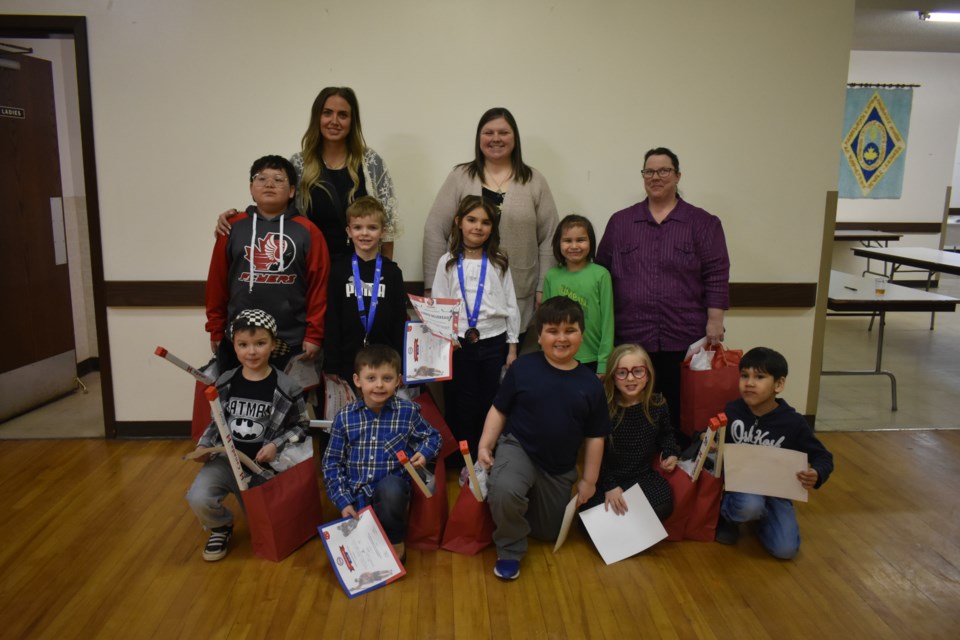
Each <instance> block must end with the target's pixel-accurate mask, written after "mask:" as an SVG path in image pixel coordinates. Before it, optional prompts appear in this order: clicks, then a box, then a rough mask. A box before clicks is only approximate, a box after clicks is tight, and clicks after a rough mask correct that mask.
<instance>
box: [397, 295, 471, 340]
mask: <svg viewBox="0 0 960 640" xmlns="http://www.w3.org/2000/svg"><path fill="white" fill-rule="evenodd" d="M408 295H409V297H410V302H412V303H413V310H414V311H416V312H417V317H418V318H420V320H421V322H423V323H424V324H425V325H427V328H428V329H429V330H430V331H432V332H433V333H435V334H436V335H437V336H438V337H441V338H446V339H447V340H450V341H451V342H455V341H456V340H457V330H458V329H459V324H460V301H459V300H457V299H456V298H424V297H422V296H415V295H412V294H408Z"/></svg>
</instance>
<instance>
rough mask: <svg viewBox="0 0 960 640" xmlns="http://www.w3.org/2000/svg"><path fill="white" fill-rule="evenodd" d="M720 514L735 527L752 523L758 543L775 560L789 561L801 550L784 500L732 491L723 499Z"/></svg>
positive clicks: (790, 509)
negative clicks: (733, 523)
mask: <svg viewBox="0 0 960 640" xmlns="http://www.w3.org/2000/svg"><path fill="white" fill-rule="evenodd" d="M720 515H721V516H723V517H724V518H726V519H727V520H729V521H731V522H736V523H738V524H739V523H741V522H754V521H755V522H756V523H757V524H756V531H757V538H759V539H760V544H762V545H763V548H764V549H766V550H767V551H768V552H769V553H770V555H772V556H774V557H775V558H780V559H782V560H791V559H792V558H793V557H794V556H795V555H797V551H799V550H800V527H799V526H798V525H797V515H796V513H794V511H793V503H792V502H790V501H789V500H787V499H785V498H771V497H768V496H758V495H754V494H752V493H737V492H735V491H731V492H728V493H727V494H725V495H724V496H723V502H721V503H720Z"/></svg>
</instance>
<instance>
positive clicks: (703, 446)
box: [690, 428, 716, 482]
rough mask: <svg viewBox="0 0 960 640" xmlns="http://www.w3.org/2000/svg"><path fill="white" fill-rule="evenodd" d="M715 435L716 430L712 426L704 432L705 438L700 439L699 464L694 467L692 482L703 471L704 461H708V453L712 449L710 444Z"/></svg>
mask: <svg viewBox="0 0 960 640" xmlns="http://www.w3.org/2000/svg"><path fill="white" fill-rule="evenodd" d="M715 436H716V431H714V430H713V429H712V428H709V429H707V430H706V431H705V432H704V433H703V440H701V441H700V448H699V449H698V450H697V464H696V466H694V468H693V475H691V476H690V480H691V481H692V482H696V481H697V478H699V477H700V472H701V471H703V463H704V462H706V461H707V453H708V452H709V451H710V445H711V444H712V443H713V438H714V437H715Z"/></svg>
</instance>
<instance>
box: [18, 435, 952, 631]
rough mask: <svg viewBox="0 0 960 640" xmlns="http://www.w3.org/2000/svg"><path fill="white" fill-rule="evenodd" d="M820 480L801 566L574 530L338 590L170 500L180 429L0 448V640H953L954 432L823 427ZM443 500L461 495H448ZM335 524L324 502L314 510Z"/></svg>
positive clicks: (179, 486) (440, 559) (302, 564)
mask: <svg viewBox="0 0 960 640" xmlns="http://www.w3.org/2000/svg"><path fill="white" fill-rule="evenodd" d="M823 440H824V442H825V444H826V445H827V446H828V447H829V448H830V449H831V450H832V451H833V452H834V455H835V456H836V464H837V470H836V472H835V473H834V475H833V477H832V478H831V480H830V482H829V483H828V484H827V485H826V486H825V487H824V488H823V489H822V490H820V491H817V492H814V493H813V494H812V499H811V502H809V503H808V504H805V505H799V508H798V511H799V519H800V528H801V533H802V536H803V544H802V546H801V551H800V554H799V556H798V557H797V559H796V560H794V561H790V562H782V561H778V560H774V559H772V558H770V557H768V556H767V555H766V554H765V553H764V552H763V551H762V550H761V549H760V547H759V545H758V544H757V543H756V541H755V539H753V538H752V536H750V535H749V534H745V535H744V536H743V537H742V538H741V540H740V543H739V544H738V545H737V546H735V547H724V546H722V545H718V544H715V543H697V542H680V543H669V542H664V543H661V544H659V545H657V546H655V547H654V548H653V549H651V550H649V551H647V552H645V553H643V554H641V555H639V556H635V557H633V558H630V559H628V560H625V561H623V562H620V563H617V564H614V565H611V566H606V565H604V564H603V562H602V560H601V559H600V557H599V556H598V555H597V553H596V552H595V550H594V549H593V547H592V545H591V544H590V542H589V540H588V539H587V538H586V535H585V534H583V533H582V532H581V531H580V530H579V529H577V528H575V529H574V531H573V532H572V534H571V539H570V540H568V542H567V544H566V545H565V546H564V547H563V548H562V549H561V551H560V552H559V553H558V554H556V555H554V554H553V553H552V552H551V550H550V548H549V547H548V546H547V545H544V544H540V543H534V544H533V545H532V546H531V550H530V553H529V554H528V556H527V558H526V559H525V560H524V562H523V565H522V573H521V576H520V579H519V580H518V581H516V582H510V583H504V582H501V581H499V580H497V579H496V578H494V577H493V575H492V573H491V568H492V565H493V561H494V557H495V554H494V552H493V550H492V549H487V550H486V551H484V552H483V553H482V554H480V555H479V556H476V557H466V556H459V555H455V554H451V553H447V552H443V551H438V552H423V551H411V552H410V553H409V559H408V562H407V570H408V574H407V576H406V577H405V578H403V579H402V580H400V581H399V582H397V583H395V584H393V585H390V586H389V587H386V588H384V589H380V590H378V591H375V592H372V593H370V594H367V595H365V596H361V597H359V598H357V599H355V600H349V599H348V598H347V597H346V595H344V593H343V591H342V590H341V588H340V586H339V584H338V583H337V581H336V579H335V578H334V577H333V574H332V572H331V570H330V568H329V566H328V562H327V559H326V555H325V553H324V551H323V548H322V545H321V543H320V542H319V540H317V539H314V540H312V541H311V542H309V543H308V544H307V545H305V546H304V547H302V548H301V549H300V550H298V551H297V552H296V553H295V554H294V555H293V556H291V557H289V558H287V559H286V560H285V561H283V562H281V563H276V564H275V563H272V562H269V561H266V560H261V559H259V558H256V557H254V556H252V554H251V551H250V544H249V537H248V535H247V530H246V526H245V524H244V523H243V522H242V521H241V522H238V525H237V530H236V535H235V536H234V541H233V542H232V543H231V550H230V554H229V555H228V556H227V558H226V559H224V560H223V561H221V562H218V563H213V564H210V563H206V562H204V561H203V560H202V559H201V558H200V550H201V547H202V545H203V543H204V541H205V538H206V536H205V534H204V532H203V531H202V530H201V528H200V526H199V525H198V524H197V522H196V519H195V518H194V516H193V515H192V514H191V513H190V511H189V508H188V507H187V504H186V502H185V501H184V499H183V494H184V492H185V490H186V488H187V487H188V485H189V484H190V482H191V480H192V477H193V474H194V473H195V471H196V466H195V465H194V464H193V463H188V462H181V461H180V455H181V454H183V453H185V452H186V451H187V450H189V448H190V445H189V443H188V442H186V441H121V442H117V441H103V440H70V441H67V440H60V441H57V440H32V441H4V442H0V531H2V532H3V536H2V540H3V544H2V545H0V629H2V631H0V634H2V636H3V637H5V638H58V639H62V638H164V639H166V638H203V639H208V638H226V637H229V638H267V637H270V638H319V637H323V638H337V637H345V638H376V637H384V638H453V637H458V638H486V637H494V636H496V637H498V638H588V637H595V638H618V639H619V638H639V637H643V638H658V637H663V638H738V639H742V638H777V639H781V638H841V637H842V638H844V639H847V640H849V639H854V638H956V637H958V635H957V634H958V632H957V628H958V626H960V546H958V545H960V500H958V499H957V490H956V489H957V487H956V485H957V483H958V480H960V431H902V432H872V433H825V434H823ZM454 494H455V492H454ZM327 507H328V510H329V511H330V516H331V519H332V518H333V515H334V514H333V512H332V508H331V507H329V505H327Z"/></svg>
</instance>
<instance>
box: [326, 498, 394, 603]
mask: <svg viewBox="0 0 960 640" xmlns="http://www.w3.org/2000/svg"><path fill="white" fill-rule="evenodd" d="M358 515H359V519H357V520H354V519H353V518H343V519H342V520H335V521H333V522H330V523H328V524H324V525H320V527H318V528H319V530H320V539H321V540H323V545H324V547H326V549H327V555H328V556H330V564H331V566H332V567H333V573H334V574H335V575H336V576H337V579H338V580H339V581H340V584H341V585H343V590H344V591H346V592H347V595H348V596H349V597H351V598H355V597H356V596H358V595H360V594H362V593H366V592H367V591H371V590H373V589H376V588H378V587H382V586H383V585H385V584H388V583H390V582H393V581H394V580H397V579H399V578H400V577H402V576H404V575H406V573H407V572H406V570H405V569H404V568H403V565H402V564H400V560H399V559H398V558H397V554H396V553H394V551H393V545H391V544H390V541H389V540H387V536H386V534H385V533H384V532H383V528H382V527H381V526H380V522H379V521H378V520H377V516H376V515H374V513H373V507H364V508H363V509H361V510H360V513H359V514H358Z"/></svg>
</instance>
